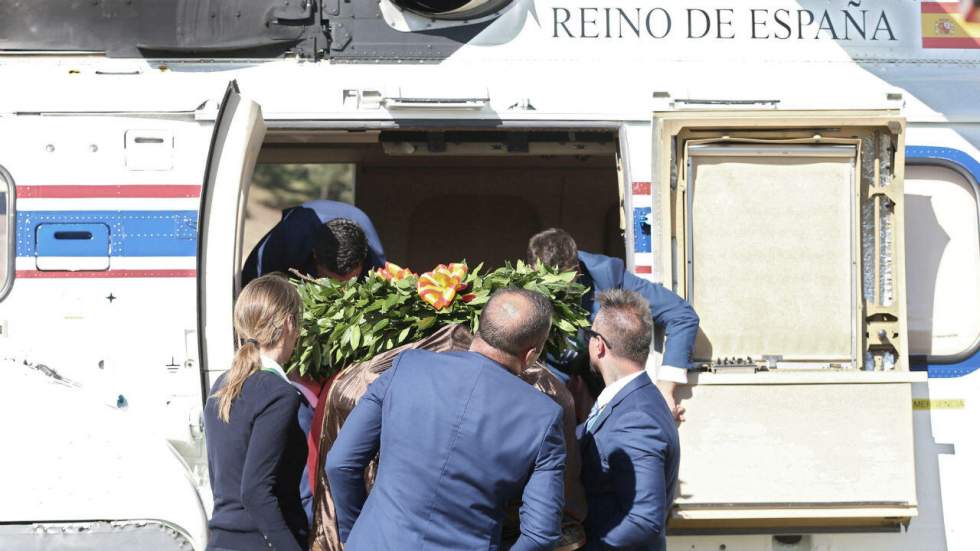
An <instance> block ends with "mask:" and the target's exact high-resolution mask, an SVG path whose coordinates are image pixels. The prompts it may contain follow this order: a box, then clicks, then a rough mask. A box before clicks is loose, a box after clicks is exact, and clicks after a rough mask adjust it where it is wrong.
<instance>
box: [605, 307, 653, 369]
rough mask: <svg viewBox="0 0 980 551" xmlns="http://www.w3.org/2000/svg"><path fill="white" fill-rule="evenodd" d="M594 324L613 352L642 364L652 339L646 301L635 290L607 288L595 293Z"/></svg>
mask: <svg viewBox="0 0 980 551" xmlns="http://www.w3.org/2000/svg"><path fill="white" fill-rule="evenodd" d="M598 300H599V313H598V314H597V315H596V317H595V323H593V327H595V326H596V325H598V326H600V327H599V331H600V332H601V333H602V336H603V338H605V339H606V341H608V343H609V346H610V347H611V348H612V352H613V354H616V355H617V356H621V357H623V358H626V359H629V360H632V361H634V362H637V363H640V364H645V363H646V361H647V356H649V355H650V341H651V340H652V339H653V317H652V316H651V315H650V303H648V302H647V301H646V299H645V298H643V296H642V295H640V294H639V293H637V292H635V291H627V290H625V289H609V290H607V291H603V292H601V293H599V296H598Z"/></svg>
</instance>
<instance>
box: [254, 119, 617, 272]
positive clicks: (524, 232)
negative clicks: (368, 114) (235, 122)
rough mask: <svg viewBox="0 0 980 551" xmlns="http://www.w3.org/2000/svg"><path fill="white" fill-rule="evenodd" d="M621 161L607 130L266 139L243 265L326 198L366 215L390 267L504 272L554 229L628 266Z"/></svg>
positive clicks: (274, 134) (281, 134)
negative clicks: (303, 207)
mask: <svg viewBox="0 0 980 551" xmlns="http://www.w3.org/2000/svg"><path fill="white" fill-rule="evenodd" d="M616 155H617V135H616V133H615V132H614V131H609V130H602V131H597V130H564V129H563V130H540V131H524V130H522V131H474V130H459V131H437V132H435V131H412V130H392V131H364V132H346V131H345V132H336V131H302V132H297V131H279V130H273V131H270V133H269V134H268V135H267V136H266V140H265V143H264V144H263V147H262V150H261V153H260V156H259V160H258V165H257V169H256V176H255V178H253V182H252V187H251V189H250V193H249V200H248V204H247V213H248V214H247V215H246V221H245V235H246V237H245V242H244V244H243V251H242V252H243V258H244V257H247V256H248V253H250V252H251V250H252V248H253V247H254V246H255V245H256V244H257V242H258V240H259V239H260V238H261V236H262V235H264V234H265V232H266V231H268V230H269V229H271V227H272V226H274V225H275V223H276V222H278V221H279V219H280V216H281V214H280V212H281V209H283V208H288V207H291V206H295V205H297V204H300V203H302V202H303V201H306V200H312V199H333V200H339V201H345V202H350V203H353V204H355V205H356V206H357V207H359V208H360V209H362V210H363V211H364V212H365V213H367V215H368V216H369V217H370V218H371V220H372V222H373V223H374V225H375V228H376V229H377V231H378V234H379V236H380V238H381V241H382V243H383V245H384V249H385V255H386V257H387V258H388V260H390V261H392V262H395V263H396V264H399V265H402V266H406V267H409V268H411V269H412V270H414V271H416V272H420V271H426V270H429V269H432V268H433V267H434V266H436V265H437V264H440V263H445V262H453V261H459V260H467V261H468V262H469V263H470V264H471V266H475V265H476V264H477V263H480V262H483V263H484V264H485V265H486V266H487V267H488V268H493V267H497V266H502V265H503V264H504V262H506V261H511V262H513V261H515V260H517V259H522V258H524V256H525V252H526V250H527V240H528V238H529V237H530V236H532V235H533V234H535V233H537V232H539V231H541V230H543V229H546V228H549V227H561V228H564V229H566V230H567V231H569V232H570V233H571V234H572V235H573V236H574V237H575V239H576V241H577V243H578V245H579V247H580V248H581V249H582V250H587V251H592V252H599V253H603V254H606V255H609V256H615V257H619V258H622V259H625V254H626V253H625V240H624V237H623V229H622V228H623V224H622V221H623V220H624V218H623V209H622V206H621V199H620V198H621V193H620V175H619V173H618V170H617V157H616ZM325 169H326V170H325ZM297 180H298V181H297ZM308 180H320V181H319V182H310V181H308Z"/></svg>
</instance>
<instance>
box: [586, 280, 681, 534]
mask: <svg viewBox="0 0 980 551" xmlns="http://www.w3.org/2000/svg"><path fill="white" fill-rule="evenodd" d="M597 301H598V303H599V311H598V313H597V314H596V316H595V321H594V322H593V323H592V328H591V329H586V330H584V331H583V337H584V339H585V342H586V346H587V348H588V354H589V362H590V364H591V366H592V368H593V369H594V370H595V371H597V372H598V373H599V375H600V376H601V377H602V379H603V381H604V382H605V383H606V387H605V388H604V389H603V390H602V392H601V393H600V394H599V397H598V398H597V399H596V402H595V405H594V406H593V407H592V411H591V412H590V413H589V416H588V419H586V421H585V422H584V423H582V424H581V425H579V427H578V433H577V436H578V439H579V446H580V449H581V450H582V483H583V485H584V486H585V493H586V499H587V500H588V506H589V514H588V516H587V517H586V519H585V530H586V536H587V538H588V544H587V545H586V547H585V550H598V549H632V550H635V551H662V550H663V549H666V547H667V541H666V537H665V529H666V523H667V512H668V511H669V510H670V506H671V503H672V502H673V496H674V489H675V487H676V486H677V470H678V465H679V463H680V441H679V439H678V436H677V427H676V425H675V424H674V419H673V415H672V412H671V411H670V410H669V409H668V406H667V402H666V401H665V400H664V398H663V395H662V394H661V393H660V391H659V390H658V389H657V388H656V386H654V384H653V381H652V380H651V379H650V376H649V375H648V374H647V372H646V370H645V369H644V364H645V363H646V359H647V356H648V354H649V352H650V340H651V337H652V329H653V327H652V326H653V321H652V318H651V316H650V309H649V308H648V307H647V303H646V300H644V299H643V297H642V296H640V295H639V294H638V293H635V292H632V291H624V290H622V289H611V290H608V291H604V292H602V293H599V295H598V298H597Z"/></svg>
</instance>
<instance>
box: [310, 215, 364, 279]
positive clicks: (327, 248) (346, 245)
mask: <svg viewBox="0 0 980 551" xmlns="http://www.w3.org/2000/svg"><path fill="white" fill-rule="evenodd" d="M313 252H314V253H315V254H316V262H317V264H319V265H320V266H323V267H325V268H327V269H328V270H330V271H331V272H333V273H335V274H338V275H346V274H349V273H351V272H352V271H354V270H355V269H356V268H357V267H358V265H359V264H363V262H364V260H365V259H367V253H368V246H367V237H365V235H364V230H362V229H361V227H360V226H358V225H357V222H354V221H353V220H350V219H347V218H335V219H333V220H330V221H329V222H327V223H325V224H323V227H322V231H320V232H319V233H317V236H316V240H315V241H314V243H313Z"/></svg>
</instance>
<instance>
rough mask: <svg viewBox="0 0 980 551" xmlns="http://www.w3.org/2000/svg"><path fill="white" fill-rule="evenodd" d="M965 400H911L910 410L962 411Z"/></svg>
mask: <svg viewBox="0 0 980 551" xmlns="http://www.w3.org/2000/svg"><path fill="white" fill-rule="evenodd" d="M965 407H966V400H930V399H928V398H913V399H912V409H920V410H921V409H963V408H965Z"/></svg>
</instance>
